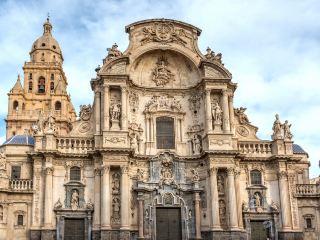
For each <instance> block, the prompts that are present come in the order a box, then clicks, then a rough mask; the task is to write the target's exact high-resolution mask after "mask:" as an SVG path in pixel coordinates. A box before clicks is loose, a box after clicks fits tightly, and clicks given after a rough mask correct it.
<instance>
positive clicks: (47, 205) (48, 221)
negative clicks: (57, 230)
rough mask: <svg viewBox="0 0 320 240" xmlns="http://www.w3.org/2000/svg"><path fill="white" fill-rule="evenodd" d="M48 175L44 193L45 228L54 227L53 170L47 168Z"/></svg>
mask: <svg viewBox="0 0 320 240" xmlns="http://www.w3.org/2000/svg"><path fill="white" fill-rule="evenodd" d="M45 174H46V180H45V182H46V185H45V192H44V226H45V227H51V226H52V175H53V168H52V167H47V168H46V169H45Z"/></svg>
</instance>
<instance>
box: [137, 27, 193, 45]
mask: <svg viewBox="0 0 320 240" xmlns="http://www.w3.org/2000/svg"><path fill="white" fill-rule="evenodd" d="M142 33H143V35H144V37H143V38H142V39H141V45H143V44H146V43H148V42H160V43H162V44H168V43H178V44H181V45H183V46H185V45H186V44H187V42H186V41H184V40H183V39H182V37H185V36H186V34H185V31H184V30H183V29H177V28H175V27H174V26H173V24H171V23H155V24H154V25H153V26H151V27H144V28H143V29H142Z"/></svg>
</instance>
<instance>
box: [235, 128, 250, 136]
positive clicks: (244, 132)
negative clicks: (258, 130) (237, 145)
mask: <svg viewBox="0 0 320 240" xmlns="http://www.w3.org/2000/svg"><path fill="white" fill-rule="evenodd" d="M237 133H238V134H239V135H240V136H242V137H248V136H249V130H248V129H247V128H245V127H243V126H239V127H238V128H237Z"/></svg>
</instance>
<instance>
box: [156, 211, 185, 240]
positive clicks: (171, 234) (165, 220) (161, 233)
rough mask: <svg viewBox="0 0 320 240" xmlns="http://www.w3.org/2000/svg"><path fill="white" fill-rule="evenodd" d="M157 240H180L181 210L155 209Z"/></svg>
mask: <svg viewBox="0 0 320 240" xmlns="http://www.w3.org/2000/svg"><path fill="white" fill-rule="evenodd" d="M156 218H157V219H156V221H157V222H156V228H157V240H173V239H174V240H181V209H180V208H157V216H156Z"/></svg>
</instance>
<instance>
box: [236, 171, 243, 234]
mask: <svg viewBox="0 0 320 240" xmlns="http://www.w3.org/2000/svg"><path fill="white" fill-rule="evenodd" d="M240 173H241V172H240V170H239V169H238V170H236V171H235V179H236V184H235V185H236V198H237V211H238V212H237V216H238V225H239V227H240V228H243V221H242V201H241V190H240Z"/></svg>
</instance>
